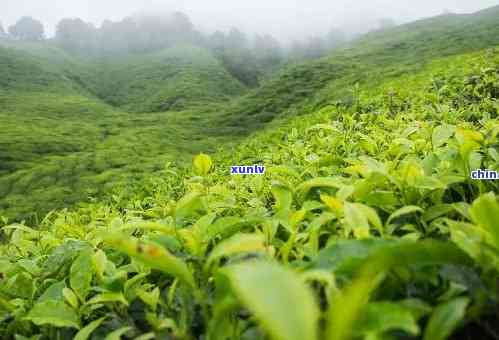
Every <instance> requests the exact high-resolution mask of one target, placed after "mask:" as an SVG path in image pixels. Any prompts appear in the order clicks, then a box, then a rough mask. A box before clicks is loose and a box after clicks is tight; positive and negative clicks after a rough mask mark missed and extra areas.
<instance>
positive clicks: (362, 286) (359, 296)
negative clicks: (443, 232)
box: [327, 241, 473, 340]
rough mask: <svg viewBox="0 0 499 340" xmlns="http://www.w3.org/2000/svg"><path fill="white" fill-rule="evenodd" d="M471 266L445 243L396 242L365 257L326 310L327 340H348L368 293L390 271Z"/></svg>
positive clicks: (467, 259)
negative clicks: (403, 268) (394, 269)
mask: <svg viewBox="0 0 499 340" xmlns="http://www.w3.org/2000/svg"><path fill="white" fill-rule="evenodd" d="M472 263H473V261H472V260H471V258H470V257H468V256H467V255H466V254H465V253H464V252H463V251H461V250H460V249H459V248H457V247H456V246H455V245H454V244H452V243H448V242H437V241H423V242H409V241H399V242H396V243H392V244H387V245H386V246H384V247H382V248H380V249H379V250H378V251H376V252H375V253H373V254H372V255H370V256H369V257H367V258H366V259H365V262H364V265H363V266H362V267H361V269H360V273H359V275H358V277H357V279H355V280H354V281H353V282H352V284H351V285H350V286H348V287H347V288H346V289H345V290H344V291H343V292H342V293H340V294H337V296H335V298H334V301H335V303H334V304H332V306H331V308H330V310H329V323H328V329H327V336H328V339H330V340H333V339H334V340H346V339H350V338H351V337H352V329H353V325H354V323H355V321H356V320H357V319H358V318H359V316H360V315H361V313H362V311H363V309H364V308H365V306H366V304H367V302H368V301H369V297H370V295H371V293H372V291H373V290H374V289H376V288H377V287H378V285H380V284H381V282H383V280H384V278H385V276H386V274H387V273H388V272H389V271H390V270H391V269H392V268H395V267H407V266H409V265H411V266H435V265H443V264H457V265H471V264H472Z"/></svg>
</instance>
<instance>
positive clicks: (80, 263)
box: [69, 250, 93, 301]
mask: <svg viewBox="0 0 499 340" xmlns="http://www.w3.org/2000/svg"><path fill="white" fill-rule="evenodd" d="M92 256H93V252H92V251H91V250H84V251H82V252H81V253H80V255H78V257H77V258H76V260H75V261H74V262H73V265H72V266H71V272H70V275H69V284H70V285H71V288H73V290H74V292H75V293H76V295H77V296H78V297H79V298H80V300H81V301H85V298H86V297H87V294H88V292H89V290H90V287H91V283H92V276H93V270H92V269H93V259H92Z"/></svg>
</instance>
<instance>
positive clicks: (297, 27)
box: [0, 0, 499, 42]
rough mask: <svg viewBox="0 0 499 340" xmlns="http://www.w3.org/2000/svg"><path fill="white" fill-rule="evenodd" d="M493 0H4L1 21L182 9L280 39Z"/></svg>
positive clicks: (463, 9)
mask: <svg viewBox="0 0 499 340" xmlns="http://www.w3.org/2000/svg"><path fill="white" fill-rule="evenodd" d="M497 4H499V1H498V0H473V1H470V0H420V1H418V2H414V1H410V0H403V1H400V0H397V1H396V0H374V1H369V2H367V1H361V0H337V1H334V2H333V1H327V0H307V1H304V0H272V1H269V0H253V1H237V2H236V1H230V0H212V1H205V0H184V1H179V0H106V1H102V0H51V1H39V0H3V1H2V4H0V22H1V23H2V24H3V26H4V27H8V26H9V25H12V24H13V23H15V22H16V20H17V19H19V18H20V17H22V16H32V17H35V18H37V19H38V20H40V21H41V22H43V24H44V25H45V29H46V32H47V35H48V36H51V35H53V34H54V31H55V26H56V24H57V23H58V22H59V20H61V19H62V18H68V17H69V18H72V17H79V18H81V19H83V20H85V21H88V22H92V23H93V24H95V25H96V26H100V25H101V23H102V22H103V21H104V20H106V19H109V20H121V19H123V18H124V17H126V16H129V15H132V14H136V13H143V12H158V11H162V12H164V11H182V12H184V13H186V14H187V15H188V16H189V17H190V18H191V19H192V21H193V23H194V25H195V26H196V28H197V29H199V30H202V31H204V32H213V31H215V30H227V29H229V28H230V27H238V28H239V29H241V30H243V31H245V32H247V33H251V34H264V33H268V34H271V35H273V36H274V37H276V38H277V39H279V40H281V41H284V42H285V41H291V40H297V39H298V40H299V39H303V38H307V37H310V36H314V35H320V34H324V33H325V32H327V31H328V30H330V29H332V28H340V29H342V30H343V31H346V32H348V33H362V32H364V31H366V30H369V29H372V28H375V27H376V25H377V23H378V22H379V20H381V19H385V18H390V19H393V20H394V21H395V22H396V23H399V24H400V23H405V22H408V21H413V20H416V19H419V18H424V17H430V16H434V15H438V14H441V13H443V12H453V13H470V12H474V11H477V10H480V9H483V8H486V7H489V6H494V5H497Z"/></svg>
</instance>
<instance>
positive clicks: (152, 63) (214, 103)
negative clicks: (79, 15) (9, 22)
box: [0, 7, 499, 219]
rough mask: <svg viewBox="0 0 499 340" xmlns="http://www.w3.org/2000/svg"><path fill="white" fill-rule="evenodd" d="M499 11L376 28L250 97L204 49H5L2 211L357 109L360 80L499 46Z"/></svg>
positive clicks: (77, 193) (70, 200) (373, 81)
mask: <svg viewBox="0 0 499 340" xmlns="http://www.w3.org/2000/svg"><path fill="white" fill-rule="evenodd" d="M498 18H499V7H494V8H491V9H488V10H485V11H481V12H478V13H475V14H471V15H446V16H440V17H436V18H432V19H427V20H422V21H419V22H416V23H412V24H408V25H404V26H400V27H396V28H393V29H390V30H386V31H381V32H374V33H372V34H369V35H367V36H365V37H363V38H360V39H358V40H357V41H355V42H353V43H352V44H350V45H349V46H346V47H344V48H342V49H340V50H337V51H336V52H334V53H333V54H332V55H330V56H329V57H326V58H323V59H320V60H316V61H311V62H307V63H303V64H299V65H291V66H289V67H286V68H285V69H284V70H282V72H280V73H278V74H277V75H276V76H274V77H272V78H271V79H268V80H267V81H266V82H265V83H264V84H262V86H260V87H259V88H258V89H256V90H252V91H250V92H248V93H247V94H245V93H246V89H245V88H244V87H243V86H242V85H241V84H240V83H239V82H238V81H237V80H234V79H233V78H232V77H230V75H229V74H228V73H227V72H226V70H224V69H223V67H221V65H220V64H219V63H218V62H217V61H216V60H215V59H214V58H213V56H211V55H210V54H209V53H208V52H206V51H205V50H202V49H198V48H194V47H189V46H177V47H175V48H171V49H167V50H164V51H161V52H158V53H156V54H148V55H136V56H127V57H120V58H118V57H116V59H115V60H113V59H107V60H106V59H99V60H95V59H83V58H78V57H74V56H70V55H68V54H66V53H64V52H62V51H61V50H59V49H57V48H56V47H53V46H51V45H50V44H48V45H46V44H28V45H25V46H24V45H23V46H19V45H18V44H17V43H14V45H15V46H14V47H15V48H16V50H13V49H12V48H7V49H5V48H4V49H1V50H0V55H2V57H1V58H0V60H4V61H3V63H4V64H5V65H9V66H8V67H4V68H2V69H0V72H3V75H4V77H3V79H4V80H3V83H2V84H3V85H0V86H3V87H2V88H0V102H1V104H2V105H1V106H0V123H1V126H2V127H6V128H5V129H4V130H5V133H3V134H1V135H0V184H1V185H0V196H1V197H0V210H2V211H3V213H2V214H3V215H6V216H8V217H10V218H17V219H19V218H26V217H28V216H30V215H31V214H33V212H35V211H39V212H40V214H42V215H43V214H44V213H46V212H47V211H48V210H49V209H52V208H57V207H62V206H70V205H72V204H74V203H76V202H79V201H85V200H88V199H89V198H91V199H94V198H95V197H101V196H102V194H103V193H104V192H107V191H108V190H110V189H111V188H113V187H114V186H115V184H116V183H120V182H122V183H125V185H127V186H132V185H131V184H130V183H137V185H138V186H139V187H140V186H141V179H143V178H144V177H148V176H149V175H150V174H151V173H152V172H155V171H160V170H162V169H164V164H165V163H167V162H169V161H178V162H183V161H185V160H186V159H189V157H190V156H191V155H192V153H195V152H198V151H202V150H204V151H206V152H208V151H213V150H214V149H215V148H217V147H218V146H220V145H223V144H226V143H237V142H238V141H239V140H240V139H241V138H242V137H243V136H246V135H248V134H250V133H252V132H254V131H257V130H258V129H260V128H262V127H263V126H265V124H267V123H269V122H271V121H273V120H275V119H276V118H279V117H288V116H295V115H301V114H305V113H308V112H313V111H316V110H317V109H319V108H321V107H324V106H326V105H329V104H333V105H336V104H339V103H341V104H344V105H347V106H348V105H351V106H353V107H356V106H358V105H359V101H360V99H361V96H360V94H359V93H358V89H359V87H357V86H356V84H359V85H360V86H362V87H375V86H377V85H378V84H379V83H380V82H385V81H386V80H388V79H396V78H397V77H400V76H402V75H405V74H410V73H414V72H418V71H419V70H421V69H423V68H424V67H425V66H426V65H427V64H428V63H429V62H431V61H432V60H434V59H435V58H438V57H441V56H447V55H454V54H460V53H464V52H468V51H474V50H480V49H483V48H487V47H490V46H494V45H497V44H499V20H497V19H498ZM11 47H12V46H11ZM2 58H3V59H2ZM17 63H19V64H18V65H17V66H15V65H16V64H17ZM12 65H13V66H14V67H12ZM5 72H7V74H5ZM9 72H11V73H10V74H9ZM387 95H388V96H393V95H394V94H393V93H391V92H390V91H388V92H387ZM161 110H170V111H168V112H161ZM156 111H160V112H156ZM144 112H145V113H144ZM131 191H133V190H131ZM26 198H28V199H26Z"/></svg>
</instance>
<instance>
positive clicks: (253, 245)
mask: <svg viewBox="0 0 499 340" xmlns="http://www.w3.org/2000/svg"><path fill="white" fill-rule="evenodd" d="M264 242H265V239H264V237H263V235H258V234H236V235H234V236H232V237H231V238H229V239H226V240H224V241H222V242H220V243H219V244H218V245H217V246H216V247H215V248H214V249H213V250H212V252H211V253H210V256H209V257H208V260H207V261H206V265H205V268H206V269H208V268H209V267H210V265H211V264H212V263H213V262H214V261H217V260H218V259H220V258H221V257H224V256H230V255H233V254H237V253H244V252H253V251H263V250H265V244H264Z"/></svg>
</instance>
